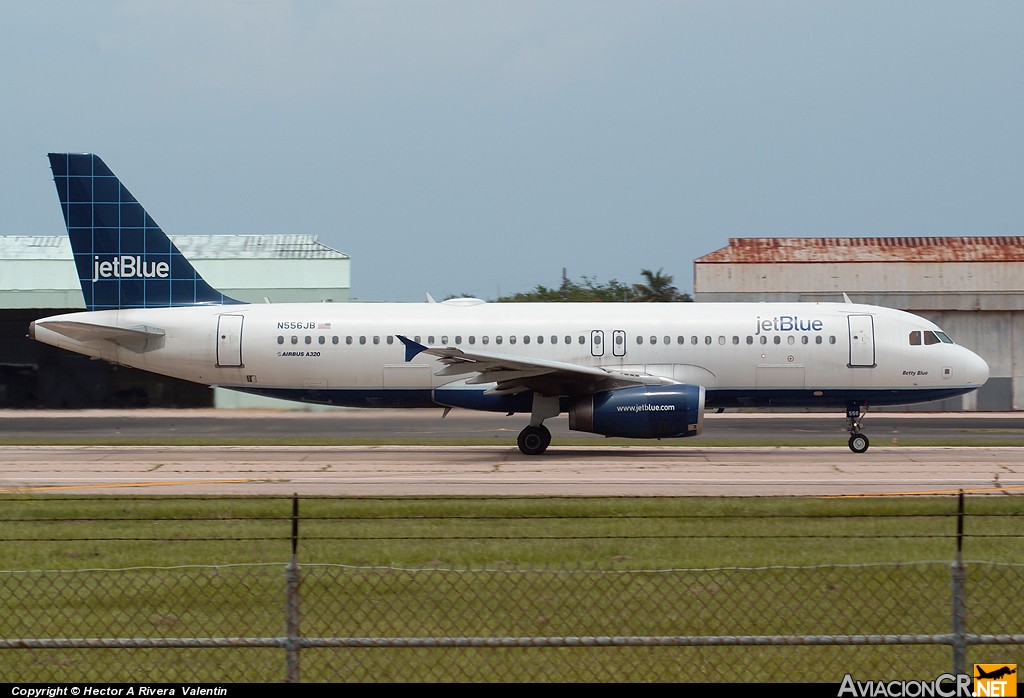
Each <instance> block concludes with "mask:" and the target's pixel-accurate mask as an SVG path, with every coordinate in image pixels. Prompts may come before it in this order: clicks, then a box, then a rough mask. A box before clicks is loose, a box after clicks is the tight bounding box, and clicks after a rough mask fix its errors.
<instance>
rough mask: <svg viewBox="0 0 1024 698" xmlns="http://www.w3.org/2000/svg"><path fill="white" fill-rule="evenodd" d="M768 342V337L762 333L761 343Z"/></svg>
mask: <svg viewBox="0 0 1024 698" xmlns="http://www.w3.org/2000/svg"><path fill="white" fill-rule="evenodd" d="M767 343H768V338H767V337H765V336H764V335H761V344H767Z"/></svg>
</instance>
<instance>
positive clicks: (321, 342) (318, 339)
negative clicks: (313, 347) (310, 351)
mask: <svg viewBox="0 0 1024 698" xmlns="http://www.w3.org/2000/svg"><path fill="white" fill-rule="evenodd" d="M317 341H318V342H319V343H320V344H327V337H324V336H323V335H320V336H319V337H317Z"/></svg>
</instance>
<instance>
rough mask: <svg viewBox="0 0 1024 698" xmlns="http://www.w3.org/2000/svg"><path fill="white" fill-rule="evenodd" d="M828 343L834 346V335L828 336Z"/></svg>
mask: <svg viewBox="0 0 1024 698" xmlns="http://www.w3.org/2000/svg"><path fill="white" fill-rule="evenodd" d="M828 343H829V344H835V343H836V336H835V335H834V334H833V335H829V337H828Z"/></svg>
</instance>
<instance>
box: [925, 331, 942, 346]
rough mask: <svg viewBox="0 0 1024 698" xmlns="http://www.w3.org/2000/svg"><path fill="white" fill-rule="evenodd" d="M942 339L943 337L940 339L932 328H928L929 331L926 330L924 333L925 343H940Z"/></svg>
mask: <svg viewBox="0 0 1024 698" xmlns="http://www.w3.org/2000/svg"><path fill="white" fill-rule="evenodd" d="M941 341H942V340H941V339H939V338H938V337H937V336H936V334H935V333H934V332H932V331H931V330H927V331H926V332H925V333H924V343H925V344H938V343H939V342H941Z"/></svg>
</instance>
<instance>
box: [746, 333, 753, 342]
mask: <svg viewBox="0 0 1024 698" xmlns="http://www.w3.org/2000/svg"><path fill="white" fill-rule="evenodd" d="M753 343H754V338H753V337H751V336H750V335H749V334H748V335H747V344H753Z"/></svg>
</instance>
